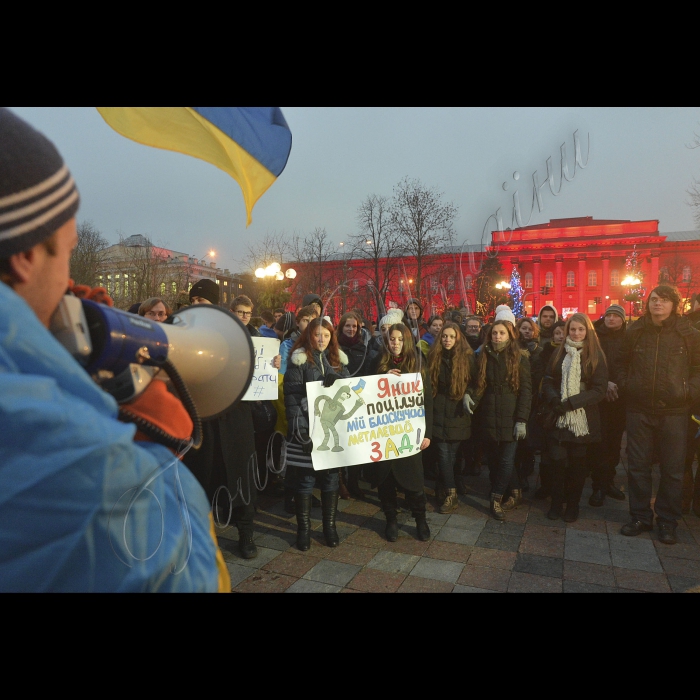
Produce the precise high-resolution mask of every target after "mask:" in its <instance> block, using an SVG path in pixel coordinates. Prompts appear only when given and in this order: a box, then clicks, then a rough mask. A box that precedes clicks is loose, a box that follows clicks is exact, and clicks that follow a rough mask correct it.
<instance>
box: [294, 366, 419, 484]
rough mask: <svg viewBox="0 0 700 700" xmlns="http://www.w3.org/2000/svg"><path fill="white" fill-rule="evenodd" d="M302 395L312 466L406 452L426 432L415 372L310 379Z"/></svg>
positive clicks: (361, 461) (364, 461)
mask: <svg viewBox="0 0 700 700" xmlns="http://www.w3.org/2000/svg"><path fill="white" fill-rule="evenodd" d="M306 397H307V401H308V405H309V426H310V433H309V434H310V436H311V439H312V440H313V444H314V447H313V451H312V452H311V460H312V462H313V465H314V469H316V470H317V471H318V470H322V469H334V468H336V467H347V466H350V465H352V464H367V463H368V462H379V461H381V460H386V459H400V458H401V457H408V456H410V455H411V454H415V453H416V451H418V450H419V449H420V444H421V442H422V441H423V438H424V437H425V407H424V406H423V379H422V377H421V375H420V374H402V375H401V376H400V377H397V376H394V375H393V374H380V375H374V376H371V377H347V378H345V379H338V380H336V382H335V384H333V386H332V387H329V388H324V386H323V383H322V382H309V383H308V384H307V385H306Z"/></svg>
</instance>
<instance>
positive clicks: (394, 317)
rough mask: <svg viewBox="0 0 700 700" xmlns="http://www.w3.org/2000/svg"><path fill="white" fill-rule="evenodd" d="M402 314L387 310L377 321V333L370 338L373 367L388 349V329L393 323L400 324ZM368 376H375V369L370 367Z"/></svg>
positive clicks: (399, 311) (398, 311)
mask: <svg viewBox="0 0 700 700" xmlns="http://www.w3.org/2000/svg"><path fill="white" fill-rule="evenodd" d="M402 318H403V312H402V311H401V310H400V309H389V311H388V313H387V314H386V315H385V316H382V318H380V319H379V324H378V325H377V332H376V334H375V336H374V338H372V342H371V344H370V350H371V351H372V352H373V353H374V365H376V363H377V362H378V361H379V358H380V357H381V356H382V354H383V353H384V351H388V349H389V329H390V328H391V327H392V326H393V325H394V324H395V323H401V319H402ZM369 374H376V368H375V367H374V366H372V368H371V371H370V372H369Z"/></svg>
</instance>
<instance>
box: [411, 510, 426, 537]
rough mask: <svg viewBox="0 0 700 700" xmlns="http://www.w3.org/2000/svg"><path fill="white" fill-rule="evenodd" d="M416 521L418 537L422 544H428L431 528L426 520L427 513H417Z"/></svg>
mask: <svg viewBox="0 0 700 700" xmlns="http://www.w3.org/2000/svg"><path fill="white" fill-rule="evenodd" d="M413 517H414V518H415V519H416V535H417V537H418V539H419V540H420V541H421V542H427V541H428V540H429V539H430V528H429V527H428V521H427V520H426V519H425V512H423V513H416V514H415V515H414V516H413Z"/></svg>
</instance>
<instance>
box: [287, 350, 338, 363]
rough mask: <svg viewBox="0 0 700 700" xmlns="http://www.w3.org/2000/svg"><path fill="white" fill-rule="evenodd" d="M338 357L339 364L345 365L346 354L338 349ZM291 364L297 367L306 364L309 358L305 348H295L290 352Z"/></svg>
mask: <svg viewBox="0 0 700 700" xmlns="http://www.w3.org/2000/svg"><path fill="white" fill-rule="evenodd" d="M338 358H339V359H340V364H341V365H347V364H348V362H349V360H348V356H347V355H346V354H345V353H344V352H343V351H342V350H340V349H339V350H338ZM291 360H292V364H294V365H296V366H297V367H301V366H302V365H303V364H306V363H307V362H308V360H309V358H308V357H307V355H306V350H304V348H297V349H296V350H295V351H294V352H293V353H292V357H291ZM326 360H328V357H327V356H326Z"/></svg>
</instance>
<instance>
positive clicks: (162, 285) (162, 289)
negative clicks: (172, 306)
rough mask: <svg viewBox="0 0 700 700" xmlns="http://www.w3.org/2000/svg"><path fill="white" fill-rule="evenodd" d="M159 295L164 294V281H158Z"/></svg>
mask: <svg viewBox="0 0 700 700" xmlns="http://www.w3.org/2000/svg"><path fill="white" fill-rule="evenodd" d="M160 295H161V296H162V297H163V296H165V282H161V283H160Z"/></svg>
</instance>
